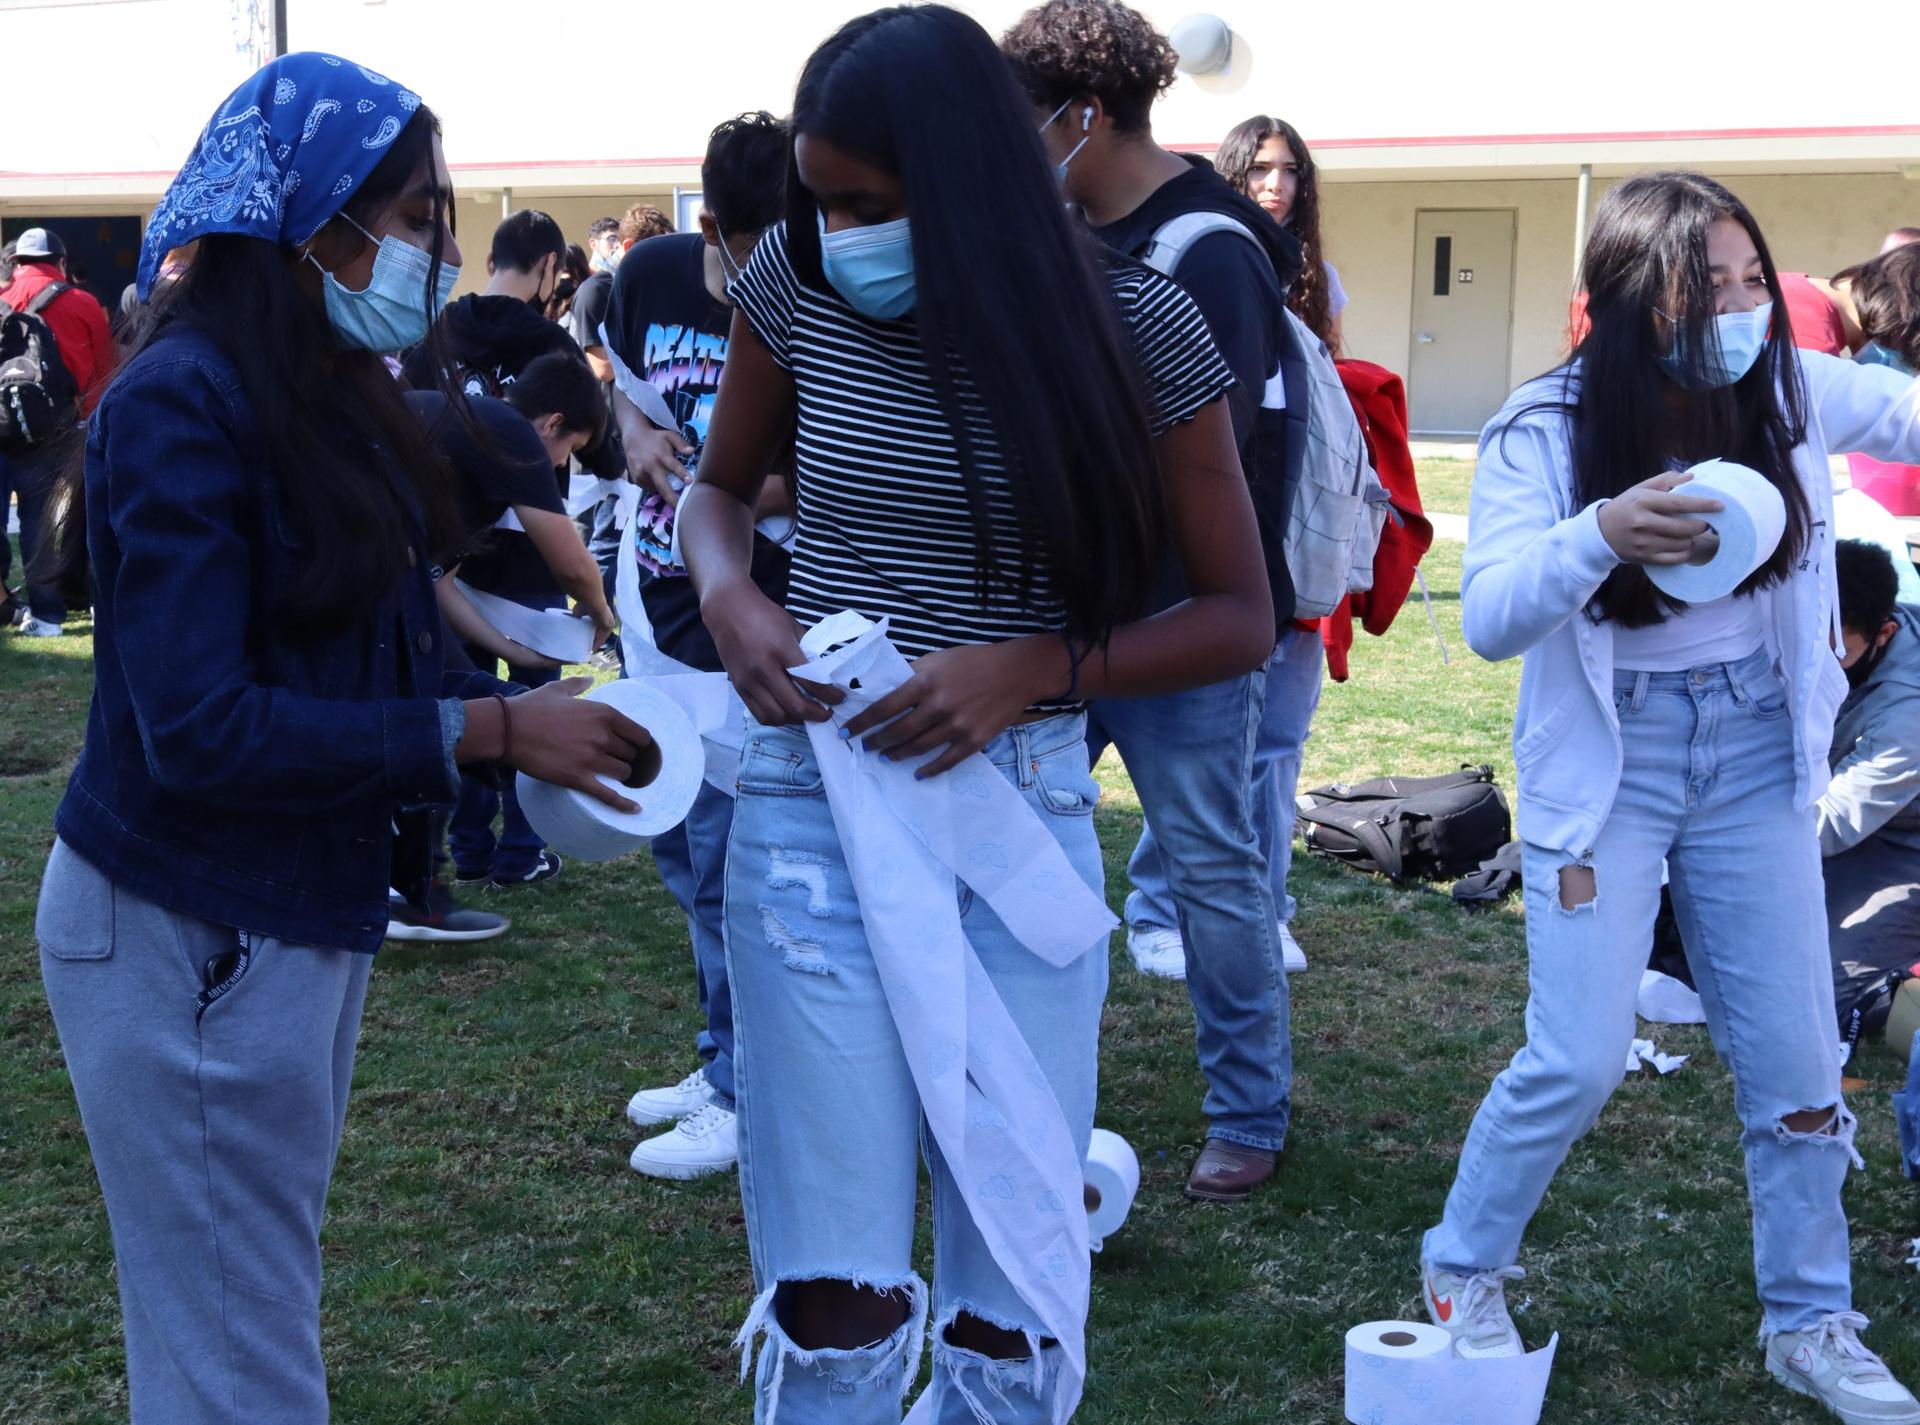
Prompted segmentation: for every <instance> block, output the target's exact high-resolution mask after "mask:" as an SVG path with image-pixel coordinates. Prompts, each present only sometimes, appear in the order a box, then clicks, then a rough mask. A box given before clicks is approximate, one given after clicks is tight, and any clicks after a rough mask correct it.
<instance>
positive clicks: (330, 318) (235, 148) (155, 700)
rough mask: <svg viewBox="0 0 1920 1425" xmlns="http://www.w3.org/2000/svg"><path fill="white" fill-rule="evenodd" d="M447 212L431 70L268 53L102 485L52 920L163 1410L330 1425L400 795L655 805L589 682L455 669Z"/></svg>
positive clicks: (158, 234)
mask: <svg viewBox="0 0 1920 1425" xmlns="http://www.w3.org/2000/svg"><path fill="white" fill-rule="evenodd" d="M450 200H451V192H450V184H449V179H448V176H447V167H446V160H445V159H444V157H443V156H442V154H441V149H440V136H439V123H438V121H437V120H436V119H435V118H434V116H433V114H432V113H431V112H430V111H429V110H428V109H427V108H426V107H425V106H424V105H423V104H422V103H421V102H420V99H419V98H418V96H416V95H415V94H413V93H412V92H411V91H409V90H407V89H404V88H402V87H401V86H400V85H398V84H396V83H394V82H393V81H391V80H389V79H388V78H386V77H385V76H384V75H380V74H376V73H374V72H373V71H372V70H369V69H365V68H363V67H361V66H359V65H355V64H351V63H349V62H347V61H345V60H341V59H339V58H336V57H334V56H332V55H321V54H299V55H291V56H288V57H286V58H283V59H279V60H276V61H275V62H274V63H272V64H270V65H268V66H267V67H266V68H265V69H262V70H261V71H260V72H259V73H258V74H256V75H255V76H254V77H253V78H252V79H250V80H248V81H247V83H245V84H243V85H242V86H241V87H240V88H239V89H238V90H236V91H235V92H234V93H233V94H232V95H230V96H229V97H228V99H227V100H226V102H225V103H223V104H222V105H221V106H220V108H219V110H218V111H217V112H216V113H215V114H214V116H213V118H212V120H211V121H210V122H209V123H208V125H207V127H206V130H205V131H204V132H203V133H202V134H201V136H200V139H199V142H198V143H197V144H196V145H195V148H194V151H193V152H192V154H190V155H189V157H188V159H187V162H186V164H185V165H184V166H183V167H182V168H181V170H180V172H179V175H178V176H177V177H176V178H175V179H174V181H173V183H172V185H171V187H169V188H168V190H167V194H166V196H165V198H164V199H163V200H162V201H161V203H160V206H159V207H158V208H157V209H156V210H155V212H154V214H153V218H152V221H151V222H150V224H149V226H148V229H147V236H146V242H145V245H144V248H143V250H142V253H141V259H140V269H139V286H140V290H141V294H142V295H143V296H146V295H148V294H150V293H151V292H152V291H153V288H154V281H155V278H156V276H157V275H158V274H159V273H160V271H161V268H162V264H163V262H167V261H168V259H169V258H170V256H171V257H172V259H173V264H174V265H176V266H177V265H178V263H179V261H180V259H181V257H182V256H183V255H184V256H185V259H186V260H185V266H184V269H183V270H182V271H181V274H180V276H179V277H178V279H177V280H175V281H171V282H169V283H168V284H167V285H166V288H165V290H164V292H163V294H162V295H160V296H159V297H158V298H157V300H155V301H154V303H153V310H152V314H151V318H150V320H149V321H148V323H147V329H146V330H145V331H144V332H143V333H142V334H141V335H140V337H139V338H138V340H137V342H136V344H135V349H134V351H133V352H132V354H131V355H130V356H129V358H128V360H127V362H126V364H125V366H124V367H123V368H122V369H121V371H120V372H119V374H118V375H117V376H116V377H115V378H114V379H113V381H112V384H111V385H110V386H109V388H108V390H107V392H106V395H105V396H104V397H103V399H102V400H101V402H100V405H99V408H98V409H97V411H96V412H95V414H94V416H93V418H92V421H91V423H90V424H89V426H88V430H87V440H86V446H85V455H84V461H83V463H82V465H81V467H80V468H79V469H78V470H76V471H75V472H73V474H72V475H71V476H70V477H69V481H68V493H69V494H70V495H71V496H72V498H71V499H70V500H69V501H68V507H67V512H66V515H65V517H64V520H63V522H62V526H61V528H60V531H59V534H58V544H57V558H58V562H59V564H60V566H61V572H63V573H64V574H66V575H68V576H73V575H77V574H79V573H80V572H82V571H83V570H86V569H87V568H88V567H89V566H90V572H91V576H92V586H93V604H94V652H95V687H94V695H93V703H92V707H91V710H90V712H89V715H88V722H87V740H86V746H85V749H84V750H83V751H82V753H81V755H80V760H79V764H78V766H77V767H76V768H75V770H74V773H73V778H72V781H71V783H70V784H69V786H68V789H67V794H66V797H65V799H64V800H63V801H62V802H61V805H60V808H59V811H58V813H57V815H56V818H55V826H56V829H57V831H58V835H59V839H58V841H57V842H56V844H55V846H54V849H53V854H52V857H51V859H50V861H49V863H48V866H47V873H46V880H45V883H44V885H43V887H42V893H41V897H40V905H39V916H38V926H37V929H38V936H39V940H40V945H41V968H42V973H43V976H44V979H45V981H46V987H47V999H48V1002H49V1004H50V1005H51V1007H52V1010H53V1016H54V1022H55V1024H56V1026H57V1027H58V1029H59V1033H60V1042H61V1047H62V1050H63V1051H64V1054H65V1058H66V1063H67V1067H68V1070H69V1072H70V1074H71V1076H72V1079H73V1086H74V1094H75V1097H76V1098H77V1099H78V1100H79V1104H80V1112H81V1117H82V1118H83V1119H84V1121H85V1124H86V1130H87V1139H88V1143H89V1145H90V1147H91V1148H92V1151H93V1157H94V1165H95V1168H96V1169H97V1171H98V1173H99V1177H100V1185H101V1188H102V1191H103V1192H104V1194H105V1196H106V1202H107V1215H108V1218H109V1220H110V1221H111V1223H112V1226H113V1242H114V1251H115V1262H116V1265H117V1269H118V1278H119V1283H120V1292H121V1301H122V1306H123V1310H124V1316H125V1329H126V1340H127V1366H128V1377H129V1397H130V1401H131V1407H132V1418H133V1421H134V1425H176V1423H177V1425H186V1422H194V1425H201V1422H210V1421H216V1420H217V1421H223V1422H224V1421H235V1422H237V1421H243V1420H244V1421H247V1422H250V1425H257V1423H259V1422H275V1425H318V1422H323V1421H325V1420H326V1418H327V1391H326V1378H325V1372H324V1370H323V1367H322V1364H321V1354H320V1332H319V1304H320V1243H319V1230H320V1219H321V1215H322V1211H323V1209H324V1207H325V1203H326V1195H327V1185H328V1179H329V1177H330V1175H331V1173H332V1169H333V1159H334V1154H335V1151H336V1149H337V1148H338V1146H339V1141H340V1132H341V1126H342V1123H343V1121H344V1117H345V1113H346V1103H347V1091H348V1086H349V1083H350V1080H351V1076H352V1066H353V1054H354V1046H355V1040H356V1037H357V1034H358V1030H359V1021H360V1009H361V1003H362V1000H363V997H364V995H365V992H366V984H367V972H368V968H369V966H370V964H371V957H372V952H373V951H375V950H376V949H377V948H378V947H379V944H380V940H381V936H382V933H383V931H384V928H385V926H386V919H387V886H388V880H389V865H390V860H391V858H392V857H393V855H394V853H395V850H396V847H395V832H394V827H395V825H396V817H397V814H398V813H399V812H400V811H401V810H402V808H405V807H411V806H420V805H429V804H441V803H449V802H451V801H453V799H454V797H455V795H456V793H457V790H458V784H459V772H458V768H459V766H461V765H467V764H483V763H490V764H494V765H496V766H499V767H513V768H520V769H523V770H526V771H528V772H531V773H533V774H534V775H536V776H539V777H541V778H544V779H546V780H549V781H554V782H558V783H561V784H564V785H569V786H574V787H578V788H581V789H582V790H585V791H588V792H589V793H592V794H595V795H599V796H600V797H601V799H602V800H604V801H607V802H609V803H611V804H613V805H616V806H620V807H626V806H629V805H630V804H629V803H627V802H626V801H625V800H624V799H622V798H619V797H616V796H614V795H613V794H612V793H611V792H610V791H607V790H606V789H605V787H604V786H603V785H602V784H601V783H600V782H599V781H598V780H597V778H596V775H595V774H606V775H611V776H614V777H616V778H619V779H623V780H624V779H625V778H626V777H628V776H630V775H631V766H632V763H633V761H634V759H635V757H636V756H637V754H638V752H639V750H640V749H641V748H642V746H643V745H644V744H645V743H646V741H647V737H646V733H645V732H643V731H642V730H641V729H640V728H638V727H636V726H635V725H634V724H632V723H630V722H628V721H627V720H626V719H624V718H622V717H620V716H619V715H618V714H616V713H614V712H613V711H612V710H611V709H610V708H607V707H604V706H602V705H598V704H590V703H583V702H575V701H574V700H573V697H572V694H573V693H575V692H577V691H578V690H579V686H580V685H581V684H582V683H584V681H585V680H576V681H575V682H574V683H572V684H567V683H562V684H555V685H552V686H549V687H547V688H545V689H542V690H541V691H540V692H538V693H531V694H526V695H525V696H523V697H512V696H510V695H511V694H513V693H516V692H518V691H519V690H518V689H515V688H513V687H511V686H510V685H506V684H502V683H498V682H496V681H495V680H493V679H491V678H487V677H483V676H482V675H480V674H478V673H474V672H472V671H471V669H466V670H460V669H454V668H450V667H448V666H447V665H446V663H445V662H444V661H443V658H444V653H443V649H444V640H445V634H444V632H443V630H442V627H441V623H440V618H439V613H438V610H437V607H436V604H435V600H434V593H433V587H432V582H431V576H430V573H429V571H430V570H431V569H432V568H433V567H434V566H435V564H436V563H437V561H438V559H439V557H440V556H441V555H443V554H444V553H446V552H447V551H448V548H449V542H450V540H451V539H453V538H455V537H457V532H458V516H457V513H456V512H455V511H454V510H453V507H452V503H451V501H450V499H449V489H448V480H449V478H450V477H449V476H448V475H447V474H446V472H445V470H444V468H443V467H442V465H441V464H440V462H439V460H438V459H437V457H436V456H435V455H434V453H433V451H432V450H431V448H430V447H429V446H428V445H427V443H426V441H425V437H424V435H423V432H422V431H421V429H420V428H419V427H418V426H417V425H416V423H415V422H414V420H413V418H412V417H411V415H410V414H409V412H408V409H407V406H406V404H405V402H404V401H403V400H402V398H401V393H400V389H399V387H398V385H397V384H396V383H395V381H394V380H393V378H392V377H391V376H390V375H389V373H388V370H387V368H386V365H385V361H384V357H385V356H386V355H387V354H390V353H393V352H396V351H398V350H400V349H401V348H402V347H405V346H407V345H410V344H412V343H413V342H416V341H420V340H422V339H426V340H429V341H430V340H432V337H431V335H430V333H431V331H432V328H433V317H434V315H435V314H436V313H437V312H438V311H439V309H440V306H441V305H442V304H443V303H444V302H445V300H446V297H447V294H448V292H449V291H450V290H451V289H452V287H453V285H454V282H455V280H456V279H457V277H458V273H459V268H458V263H459V260H460V250H459V247H458V245H457V244H456V243H455V241H454V238H453V233H452V230H451V226H450ZM441 364H442V365H444V363H441ZM450 399H451V400H453V401H454V402H455V403H456V407H455V408H456V409H459V410H464V406H463V405H461V404H460V403H459V399H458V394H457V393H452V394H451V395H450ZM418 821H419V819H417V818H399V824H401V825H414V824H418Z"/></svg>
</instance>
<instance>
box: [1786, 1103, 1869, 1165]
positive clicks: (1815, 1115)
mask: <svg viewBox="0 0 1920 1425" xmlns="http://www.w3.org/2000/svg"><path fill="white" fill-rule="evenodd" d="M1858 1127H1859V1120H1858V1119H1856V1118H1855V1117H1854V1116H1853V1114H1852V1113H1851V1112H1850V1111H1848V1108H1847V1106H1846V1104H1844V1103H1830V1104H1828V1105H1827V1106H1826V1107H1825V1108H1802V1109H1798V1110H1796V1111H1795V1112H1793V1113H1783V1114H1781V1115H1780V1119H1779V1121H1778V1122H1776V1123H1775V1124H1774V1125H1773V1132H1774V1136H1775V1137H1776V1138H1778V1139H1779V1140H1780V1142H1782V1143H1790V1144H1791V1143H1804V1144H1806V1145H1808V1146H1809V1147H1814V1148H1827V1147H1831V1148H1836V1149H1838V1150H1839V1151H1841V1152H1843V1153H1845V1154H1846V1155H1847V1157H1849V1158H1850V1159H1852V1160H1853V1165H1854V1167H1856V1168H1864V1167H1865V1166H1866V1163H1865V1162H1864V1161H1863V1160H1862V1159H1861V1157H1860V1154H1859V1152H1858V1151H1857V1150H1856V1149H1855V1148H1854V1146H1853V1138H1854V1133H1855V1130H1856V1129H1857V1128H1858Z"/></svg>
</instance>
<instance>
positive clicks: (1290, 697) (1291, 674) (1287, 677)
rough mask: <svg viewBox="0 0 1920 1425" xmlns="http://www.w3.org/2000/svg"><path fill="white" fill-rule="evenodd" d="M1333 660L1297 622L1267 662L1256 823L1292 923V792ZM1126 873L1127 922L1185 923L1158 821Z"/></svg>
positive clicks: (1256, 766)
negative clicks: (1164, 855) (1329, 662)
mask: <svg viewBox="0 0 1920 1425" xmlns="http://www.w3.org/2000/svg"><path fill="white" fill-rule="evenodd" d="M1326 666H1327V660H1326V655H1325V654H1324V653H1323V652H1322V651H1321V644H1320V635H1319V634H1318V633H1317V632H1314V633H1309V632H1304V631H1302V630H1300V629H1294V630H1293V631H1292V632H1290V633H1289V634H1287V635H1286V637H1284V638H1282V639H1281V640H1280V645H1279V647H1277V648H1275V649H1274V651H1273V658H1272V661H1270V662H1269V663H1268V664H1267V694H1266V706H1265V709H1264V711H1262V713H1261V714H1260V733H1259V736H1258V737H1257V738H1255V739H1254V744H1253V829H1254V833H1255V834H1256V835H1257V836H1258V837H1259V838H1260V852H1261V854H1262V855H1264V856H1265V857H1266V858H1267V874H1268V876H1269V878H1270V879H1271V882H1272V885H1273V908H1274V910H1275V912H1276V913H1277V914H1278V916H1279V918H1280V922H1281V924H1283V925H1285V924H1290V923H1291V922H1292V920H1293V913H1294V911H1295V910H1296V909H1297V908H1298V903H1297V902H1296V901H1295V900H1294V898H1293V897H1292V896H1290V895H1289V894H1287V873H1288V872H1289V871H1290V870H1292V868H1293V799H1294V797H1295V795H1297V793H1298V792H1299V789H1300V763H1301V761H1302V760H1303V759H1304V757H1305V755H1306V748H1307V735H1308V733H1309V732H1310V730H1311V729H1312V727H1313V714H1314V712H1315V711H1316V710H1317V709H1318V708H1319V706H1320V677H1321V674H1322V673H1323V672H1325V670H1326ZM1127 879H1128V880H1130V881H1132V882H1133V891H1132V893H1131V894H1129V895H1128V896H1127V914H1126V919H1127V924H1128V925H1130V926H1133V927H1134V928H1136V929H1142V930H1145V929H1159V930H1171V929H1173V928H1174V927H1175V926H1177V925H1178V924H1179V923H1180V921H1179V917H1178V914H1177V912H1176V911H1175V910H1174V906H1173V889H1172V887H1170V886H1169V885H1168V884H1167V872H1166V867H1165V866H1164V865H1162V864H1161V860H1160V847H1159V845H1158V843H1157V842H1155V840H1154V836H1153V823H1152V822H1148V823H1147V824H1146V825H1144V826H1142V827H1141V828H1140V840H1139V843H1138V844H1137V845H1136V846H1135V847H1134V848H1133V856H1132V858H1131V859H1130V860H1129V861H1128V862H1127Z"/></svg>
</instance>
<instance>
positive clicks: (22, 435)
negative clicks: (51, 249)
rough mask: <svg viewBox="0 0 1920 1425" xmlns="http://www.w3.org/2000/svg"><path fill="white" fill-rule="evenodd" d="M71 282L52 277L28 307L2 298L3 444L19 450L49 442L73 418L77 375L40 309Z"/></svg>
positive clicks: (0, 411)
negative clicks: (71, 372)
mask: <svg viewBox="0 0 1920 1425" xmlns="http://www.w3.org/2000/svg"><path fill="white" fill-rule="evenodd" d="M72 285H73V284H71V283H69V282H49V283H48V284H47V285H46V286H45V287H42V288H41V289H40V290H39V291H38V292H37V293H35V294H34V297H33V300H32V301H30V302H28V303H27V305H26V307H25V308H24V309H23V310H20V311H15V310H14V309H13V308H12V307H11V306H9V305H8V304H7V303H5V302H0V450H4V451H7V452H9V453H10V454H14V455H20V454H24V453H25V452H27V451H29V450H33V449H35V448H36V447H38V446H41V445H44V444H46V443H47V442H48V441H50V440H52V439H53V437H54V436H55V435H57V434H59V432H60V431H61V430H62V429H63V428H64V427H65V426H66V425H67V423H68V422H69V421H71V420H72V419H73V411H74V401H75V397H76V396H77V395H78V393H77V392H76V391H75V390H74V385H73V377H72V376H71V375H69V374H68V372H67V367H66V363H65V362H63V361H62V360H61V359H60V344H59V343H58V342H56V341H55V340H54V339H53V328H52V327H50V326H48V325H47V319H46V318H45V317H43V316H41V315H40V313H41V311H42V310H43V309H44V308H45V307H46V306H47V304H48V303H50V302H52V301H53V300H54V299H55V298H56V297H58V296H59V295H60V294H61V293H62V292H66V291H69V290H71V288H72Z"/></svg>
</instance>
